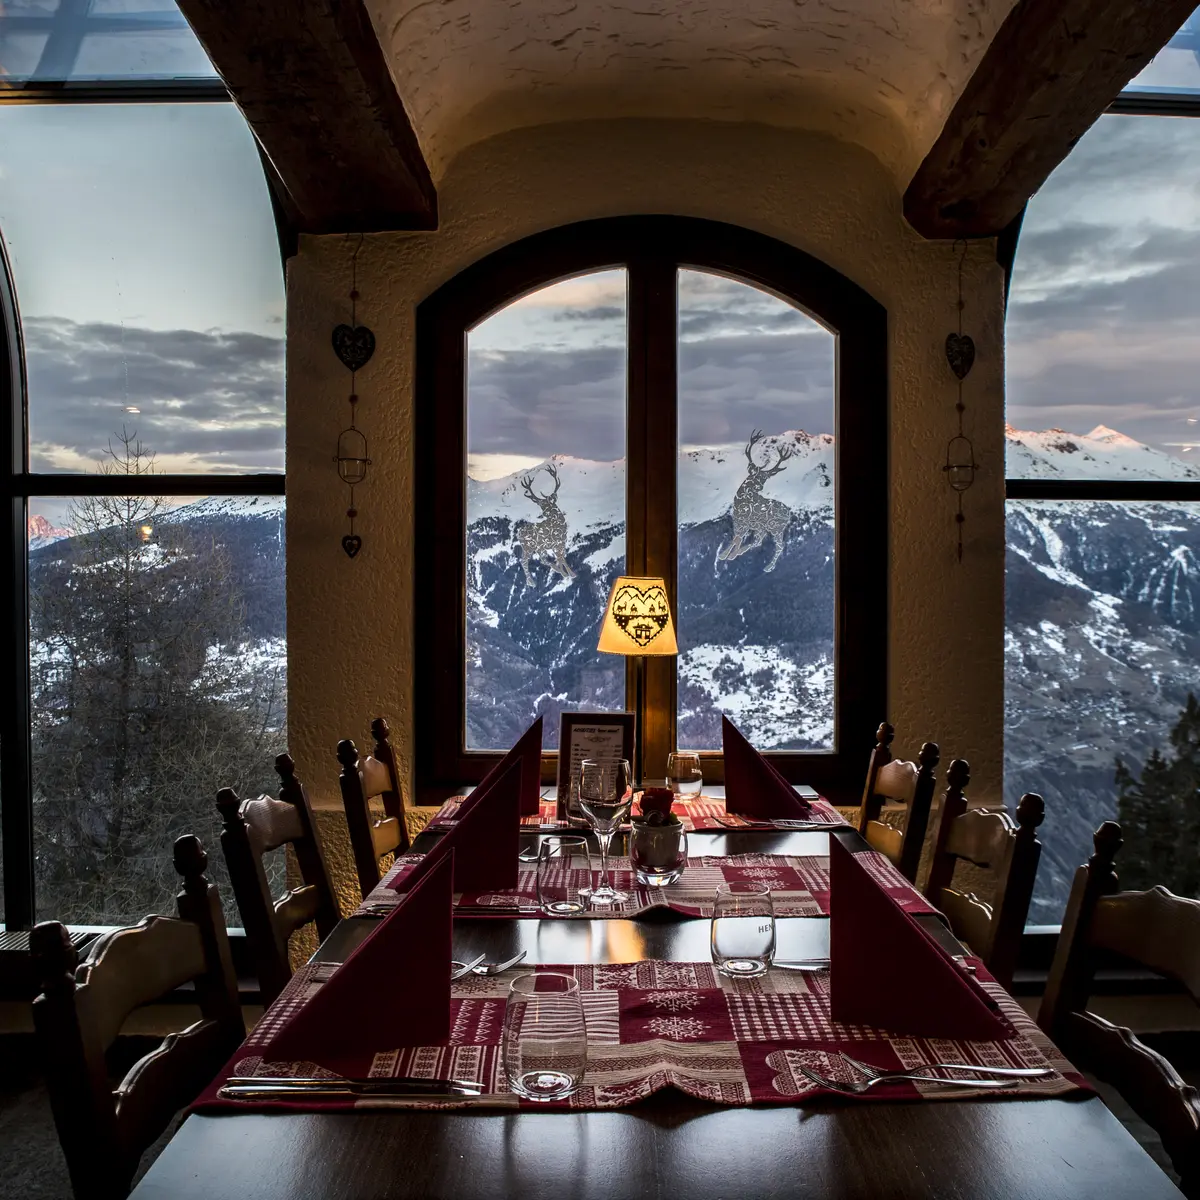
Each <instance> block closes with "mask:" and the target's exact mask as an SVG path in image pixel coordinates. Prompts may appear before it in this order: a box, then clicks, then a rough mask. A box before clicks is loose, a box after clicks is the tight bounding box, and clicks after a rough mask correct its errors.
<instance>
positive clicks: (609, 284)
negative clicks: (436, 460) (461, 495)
mask: <svg viewBox="0 0 1200 1200" xmlns="http://www.w3.org/2000/svg"><path fill="white" fill-rule="evenodd" d="M625 288H626V280H625V272H624V271H619V270H618V271H603V272H596V273H594V274H591V275H587V276H583V277H581V278H577V279H571V280H567V281H565V282H562V283H557V284H552V285H551V286H549V287H546V288H542V289H541V290H540V291H538V292H534V293H533V294H532V295H529V296H526V297H525V298H523V299H522V300H519V301H517V302H516V303H515V304H511V305H509V306H508V307H507V308H505V309H502V310H501V311H500V312H498V313H496V314H495V315H493V316H492V317H490V318H488V319H487V320H486V321H483V322H481V323H480V324H479V325H478V326H476V328H475V329H474V330H472V331H471V333H470V335H469V342H468V345H469V367H468V370H469V377H468V431H467V445H468V456H469V464H470V469H471V473H472V474H473V475H474V476H475V477H476V478H484V477H487V476H490V475H496V474H506V473H508V472H509V471H512V470H515V469H517V468H518V467H521V466H526V465H533V464H534V463H537V462H540V461H541V460H542V459H543V458H544V457H545V456H546V455H548V454H573V455H577V456H579V457H583V458H595V459H616V458H620V457H621V456H622V455H623V454H624V446H625V347H626V304H625ZM679 333H680V347H679V437H680V442H681V444H682V445H683V446H684V447H685V448H686V447H688V446H691V445H712V444H714V443H724V442H741V441H744V440H745V439H746V437H747V436H748V434H749V432H750V430H751V429H753V428H755V427H760V428H762V429H765V430H766V431H767V432H769V433H778V432H782V431H783V430H786V429H804V430H807V431H808V432H810V433H828V432H831V431H832V429H833V365H834V339H833V337H832V335H831V334H830V333H829V332H828V331H827V330H825V329H824V328H822V327H821V326H820V325H818V324H817V323H816V322H815V321H814V320H813V319H812V318H811V317H809V316H807V315H806V314H805V313H803V312H801V311H800V310H799V309H796V308H794V307H793V306H792V305H790V304H787V303H786V302H784V301H783V300H780V299H779V298H778V297H776V296H772V295H770V294H768V293H766V292H763V291H760V290H759V289H758V288H754V287H750V286H748V285H747V284H743V283H738V282H735V281H734V280H730V279H725V278H722V277H720V276H717V275H710V274H705V273H702V272H699V271H681V272H680V275H679Z"/></svg>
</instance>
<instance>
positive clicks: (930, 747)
mask: <svg viewBox="0 0 1200 1200" xmlns="http://www.w3.org/2000/svg"><path fill="white" fill-rule="evenodd" d="M941 757H942V752H941V750H939V749H938V744H937V742H926V743H925V744H924V745H923V746H922V747H921V753H920V755H918V757H917V761H918V762H919V763H920V764H921V766H922V768H923V769H925V770H929V771H932V770H933V768H934V767H936V766H937V765H938V763H939V762H940V761H941Z"/></svg>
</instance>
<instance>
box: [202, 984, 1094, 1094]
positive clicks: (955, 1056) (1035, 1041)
mask: <svg viewBox="0 0 1200 1200" xmlns="http://www.w3.org/2000/svg"><path fill="white" fill-rule="evenodd" d="M971 961H972V962H973V963H974V965H975V967H976V972H977V974H976V977H977V978H978V979H979V980H980V982H981V983H982V985H983V987H984V988H985V989H986V991H987V992H988V993H989V994H990V995H991V996H992V997H994V999H995V1000H996V1002H997V1004H998V1005H999V1006H1000V1009H1001V1011H1002V1013H1003V1015H1004V1016H1005V1017H1007V1018H1008V1020H1009V1021H1010V1022H1011V1025H1012V1027H1013V1030H1014V1034H1013V1036H1012V1037H1009V1038H1005V1039H1001V1040H997V1041H988V1042H974V1041H961V1040H958V1041H956V1040H941V1039H937V1038H914V1037H907V1036H901V1035H897V1034H892V1033H888V1032H886V1031H885V1030H882V1029H874V1028H871V1027H868V1026H856V1025H843V1024H840V1023H838V1022H835V1021H833V1020H832V1019H831V1017H830V1015H829V973H828V971H827V970H825V971H815V972H811V973H801V972H792V971H781V970H773V971H770V972H769V973H768V974H767V975H766V976H764V977H762V978H761V979H757V980H745V979H741V980H730V979H726V978H725V977H723V976H722V975H720V974H719V973H718V972H717V971H716V970H715V968H714V967H713V966H712V965H711V964H710V963H703V962H700V963H671V962H657V961H643V962H634V963H623V964H616V965H610V966H547V967H542V968H539V969H540V970H547V971H560V972H563V973H565V974H569V975H573V976H574V977H575V978H577V979H578V980H579V984H580V988H581V990H582V994H583V1004H584V1012H585V1018H586V1023H587V1040H588V1063H587V1072H586V1074H585V1076H584V1081H583V1085H582V1087H581V1088H580V1089H579V1091H578V1092H576V1094H575V1095H574V1096H572V1097H571V1098H570V1099H569V1100H567V1101H564V1102H560V1103H558V1104H554V1105H544V1104H537V1105H529V1104H528V1102H525V1101H519V1100H518V1099H517V1097H516V1096H514V1095H512V1094H511V1093H510V1092H509V1091H508V1088H507V1083H506V1080H505V1076H504V1069H503V1065H502V1062H501V1055H500V1041H501V1031H502V1028H503V1021H504V1006H505V997H506V995H507V993H508V988H509V984H510V982H511V980H512V979H513V978H515V977H516V976H517V975H520V974H524V973H526V972H525V969H523V968H517V969H515V970H510V971H507V972H505V973H504V974H503V975H497V976H492V977H487V976H476V975H469V976H467V978H465V979H463V980H460V981H459V982H457V983H454V984H452V985H451V1001H450V1006H451V1036H450V1041H449V1044H448V1045H442V1046H420V1047H410V1048H406V1049H395V1048H392V1047H387V1046H364V1047H363V1049H362V1054H361V1058H360V1059H359V1060H358V1061H353V1062H349V1061H348V1062H346V1063H345V1065H344V1073H345V1075H346V1076H352V1075H355V1076H357V1075H368V1074H369V1075H371V1076H373V1077H376V1078H386V1077H389V1076H412V1075H415V1076H421V1077H425V1078H446V1077H451V1078H455V1079H466V1080H471V1081H478V1082H481V1083H482V1084H483V1085H484V1089H485V1094H484V1095H483V1096H482V1097H480V1098H478V1099H468V1100H453V1101H449V1100H443V1101H437V1100H433V1101H431V1100H428V1099H407V1098H406V1099H396V1098H383V1097H368V1098H360V1099H336V1100H312V1099H305V1098H303V1097H298V1098H296V1099H295V1100H290V1099H289V1100H288V1101H287V1102H286V1103H279V1102H275V1101H268V1102H260V1101H254V1102H245V1101H236V1100H232V1101H231V1100H220V1099H218V1098H217V1095H216V1092H217V1089H218V1087H219V1085H220V1083H221V1081H222V1080H223V1079H224V1078H227V1077H228V1076H229V1075H232V1074H237V1075H255V1074H258V1075H271V1076H280V1075H313V1074H316V1075H323V1076H328V1077H329V1078H337V1076H336V1075H334V1074H333V1073H332V1072H330V1071H327V1070H325V1069H323V1068H319V1067H317V1066H316V1065H315V1064H314V1063H313V1062H271V1061H269V1060H268V1059H266V1058H264V1055H263V1047H264V1046H265V1045H266V1044H267V1043H268V1042H269V1039H270V1037H271V1035H272V1034H273V1033H274V1031H275V1030H277V1029H278V1028H279V1026H280V1024H281V1023H282V1022H283V1021H285V1020H286V1019H287V1017H288V1016H289V1015H290V1014H291V1013H292V1012H294V1011H295V1009H296V1008H297V1007H298V1006H300V1005H303V1004H304V1003H305V1001H306V999H307V998H308V997H310V996H311V995H312V994H314V993H315V991H316V990H317V989H319V988H321V987H323V986H329V981H330V980H332V981H334V982H335V983H336V965H334V964H329V963H316V964H310V965H308V966H306V967H303V968H301V969H300V970H299V971H298V972H297V973H296V975H295V976H294V977H293V979H292V981H291V982H290V983H289V984H288V986H287V988H286V989H285V990H284V992H283V994H282V995H281V996H280V997H279V999H278V1000H277V1001H276V1003H275V1004H273V1005H272V1006H271V1008H270V1009H269V1010H268V1011H267V1013H266V1014H265V1015H264V1017H263V1018H262V1020H261V1021H260V1022H259V1024H258V1025H257V1026H256V1027H255V1029H254V1032H253V1033H251V1035H250V1036H249V1037H248V1038H247V1039H246V1042H245V1043H244V1044H243V1046H242V1048H241V1050H240V1051H239V1052H238V1054H237V1055H236V1056H235V1057H234V1059H233V1060H232V1061H231V1062H230V1063H229V1065H228V1067H227V1068H226V1070H225V1072H224V1073H223V1074H222V1077H221V1079H219V1080H218V1081H217V1082H216V1083H214V1084H213V1086H212V1087H211V1088H210V1089H209V1090H208V1091H207V1092H206V1093H205V1095H204V1096H203V1097H202V1098H201V1100H200V1101H199V1102H198V1104H197V1106H196V1107H197V1108H198V1109H200V1110H201V1111H226V1112H227V1111H230V1110H241V1111H261V1112H271V1111H292V1112H295V1111H327V1110H338V1109H366V1108H450V1107H456V1108H474V1107H502V1108H513V1109H515V1108H518V1107H522V1108H523V1107H533V1108H539V1109H545V1108H558V1109H568V1110H571V1109H608V1108H621V1107H624V1106H626V1105H629V1104H632V1103H634V1102H635V1101H637V1100H640V1099H641V1098H643V1097H645V1096H649V1095H650V1094H652V1093H653V1092H656V1091H659V1090H660V1089H662V1088H666V1087H675V1088H678V1089H679V1090H680V1091H682V1092H685V1093H686V1094H688V1095H689V1096H695V1097H698V1098H700V1099H702V1100H709V1101H712V1102H714V1103H717V1104H728V1105H745V1104H794V1103H797V1102H801V1103H802V1102H804V1101H805V1100H809V1099H812V1098H814V1097H817V1096H820V1095H823V1094H826V1089H824V1088H821V1087H819V1086H818V1085H816V1084H814V1083H812V1082H810V1081H809V1080H808V1079H807V1078H806V1077H805V1076H804V1074H803V1073H802V1072H801V1070H800V1067H801V1066H806V1067H809V1068H810V1069H811V1070H813V1071H816V1072H817V1073H818V1074H820V1075H823V1076H825V1077H826V1078H832V1079H835V1080H840V1081H844V1082H852V1081H857V1080H860V1079H861V1076H859V1075H857V1074H856V1073H855V1072H854V1071H853V1070H852V1069H851V1068H850V1067H849V1066H848V1065H847V1064H846V1063H845V1062H844V1061H843V1060H842V1059H841V1058H840V1056H839V1052H840V1051H845V1052H846V1053H847V1054H849V1055H851V1056H853V1057H854V1058H857V1059H860V1060H862V1061H865V1062H869V1063H872V1064H873V1065H875V1066H878V1067H884V1068H888V1069H896V1070H900V1069H906V1070H909V1069H913V1068H917V1067H920V1066H921V1065H922V1064H928V1063H935V1062H963V1063H974V1064H979V1065H982V1066H991V1067H996V1066H1013V1067H1050V1068H1052V1069H1053V1071H1054V1074H1052V1075H1049V1076H1046V1077H1044V1078H1042V1079H1038V1080H1026V1081H1022V1082H1020V1083H1018V1084H1017V1085H1015V1086H1012V1087H1006V1088H1004V1089H1002V1090H1001V1089H997V1090H996V1091H995V1092H992V1091H990V1090H975V1089H971V1090H967V1089H959V1088H954V1087H946V1086H940V1085H936V1084H928V1083H906V1082H904V1083H894V1084H892V1083H889V1084H881V1085H878V1086H876V1087H873V1088H872V1089H871V1090H870V1091H869V1092H867V1093H865V1095H864V1096H863V1097H861V1099H863V1100H896V1099H906V1100H917V1099H937V1100H949V1099H953V1100H963V1099H968V1098H975V1097H979V1096H991V1095H1004V1096H1014V1095H1015V1096H1020V1097H1023V1098H1032V1097H1049V1096H1061V1095H1064V1094H1066V1093H1068V1092H1072V1091H1075V1090H1077V1089H1080V1088H1083V1087H1086V1085H1085V1084H1084V1081H1083V1079H1082V1077H1081V1076H1080V1075H1079V1074H1078V1072H1076V1071H1075V1069H1074V1068H1073V1067H1072V1066H1071V1064H1070V1063H1069V1062H1067V1060H1066V1059H1065V1058H1064V1057H1063V1056H1062V1054H1061V1053H1060V1052H1059V1050H1058V1049H1057V1048H1056V1047H1055V1046H1054V1045H1053V1044H1052V1043H1051V1042H1050V1040H1049V1039H1048V1038H1047V1037H1046V1036H1045V1034H1044V1033H1042V1031H1041V1030H1040V1029H1038V1027H1037V1026H1036V1025H1035V1024H1034V1023H1033V1021H1032V1020H1031V1019H1030V1018H1029V1017H1028V1016H1027V1015H1026V1014H1025V1012H1024V1011H1023V1010H1022V1009H1021V1007H1020V1006H1019V1005H1018V1004H1017V1002H1016V1001H1015V1000H1013V999H1012V997H1011V996H1009V995H1008V993H1007V992H1005V991H1004V989H1003V988H1001V987H1000V986H999V985H998V984H996V983H995V982H994V981H992V979H991V977H990V976H989V975H988V974H987V972H986V971H985V970H984V969H983V966H982V964H980V963H978V961H977V960H971ZM912 983H913V986H914V987H919V986H920V980H918V979H914V980H913V981H912ZM385 1002H386V998H385V997H379V996H372V997H365V998H364V1003H372V1004H378V1003H385ZM314 1054H316V1055H317V1056H318V1057H320V1054H319V1051H318V1050H317V1048H314ZM965 1077H966V1076H964V1078H965Z"/></svg>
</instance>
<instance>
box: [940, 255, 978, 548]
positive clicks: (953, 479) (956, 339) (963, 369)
mask: <svg viewBox="0 0 1200 1200" xmlns="http://www.w3.org/2000/svg"><path fill="white" fill-rule="evenodd" d="M960 242H961V245H962V251H961V252H960V254H959V256H958V332H957V333H949V334H947V335H946V362H947V363H949V364H950V370H951V372H952V373H953V375H954V377H955V379H957V380H958V402H957V403H956V404H955V405H954V411H955V412H956V413H957V414H958V433H956V434H955V435H954V437H952V438H951V439H950V441H949V442H948V443H947V444H946V463H945V466H943V467H942V470H943V471H944V472H945V474H946V482H947V483H948V484H949V485H950V487H951V489H952V490H953V492H954V494H955V496H956V498H957V500H958V512H956V513H955V514H954V523H955V525H956V526H957V527H958V561H959V562H962V557H963V525H964V524H965V522H966V519H967V518H966V515H965V514H964V513H963V493H964V492H965V491H966V490H967V489H968V488H969V487H970V486H971V485H972V484H973V483H974V482H975V472H976V471H977V470H978V469H979V468H978V465H977V464H976V462H975V447H974V446H973V445H972V444H971V439H970V438H969V437H967V435H966V433H965V432H964V429H963V416H964V414H965V413H966V411H967V406H966V405H965V404H964V403H963V381H964V380H965V379H966V377H967V376H968V375H969V374H970V373H971V368H972V367H973V366H974V365H975V341H974V339H973V338H972V337H971V335H970V334H967V333H963V330H962V315H963V262H964V261H965V260H966V257H967V243H966V242H965V241H962V239H960V241H959V242H955V243H954V245H955V248H956V249H957V248H958V246H959V244H960Z"/></svg>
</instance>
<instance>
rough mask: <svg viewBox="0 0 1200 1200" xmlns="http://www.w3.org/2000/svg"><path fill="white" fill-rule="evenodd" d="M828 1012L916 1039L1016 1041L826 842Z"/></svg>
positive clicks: (913, 927) (920, 933)
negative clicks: (827, 873) (827, 874)
mask: <svg viewBox="0 0 1200 1200" xmlns="http://www.w3.org/2000/svg"><path fill="white" fill-rule="evenodd" d="M829 878H830V913H829V1012H830V1015H831V1016H832V1017H833V1019H834V1020H835V1021H840V1022H841V1023H843V1024H846V1025H872V1026H874V1027H875V1028H877V1029H886V1030H888V1031H889V1032H890V1033H901V1034H912V1035H913V1036H915V1037H936V1038H966V1039H969V1040H973V1041H992V1040H994V1039H996V1038H1008V1037H1012V1036H1014V1032H1015V1031H1014V1029H1013V1027H1012V1026H1011V1025H1010V1024H1009V1023H1008V1021H1007V1020H1006V1019H1005V1018H1004V1017H1002V1016H1001V1015H1000V1013H999V1011H998V1010H997V1008H996V1004H995V1001H994V1000H992V998H991V997H990V996H988V994H987V993H986V992H985V991H984V990H983V989H982V988H981V987H980V986H979V984H978V983H976V981H975V980H974V979H972V978H971V977H970V976H969V975H968V974H967V973H966V971H964V970H963V969H962V967H960V966H959V965H958V964H957V963H955V962H954V960H953V959H952V958H951V957H950V956H949V955H948V954H947V953H946V952H945V951H944V950H943V949H942V948H941V946H939V945H938V944H937V942H936V941H935V940H934V939H933V937H932V935H931V934H928V933H926V932H925V930H924V929H922V928H921V926H920V925H919V924H918V923H917V922H916V921H915V920H913V918H912V917H911V916H909V914H908V913H906V912H905V911H904V910H903V909H902V908H901V907H900V906H899V905H898V904H896V902H895V901H894V900H892V898H891V897H890V896H889V895H888V894H887V892H885V891H884V890H883V888H881V887H880V886H879V885H878V884H877V883H876V882H875V880H874V879H872V878H871V876H870V875H869V874H868V873H867V870H866V868H865V867H863V866H862V864H860V863H859V862H858V861H857V860H856V858H855V856H854V855H853V854H852V853H851V852H850V851H849V850H847V849H846V847H845V846H843V845H842V843H841V841H840V839H839V838H838V837H837V836H836V835H832V834H831V835H830V838H829Z"/></svg>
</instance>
